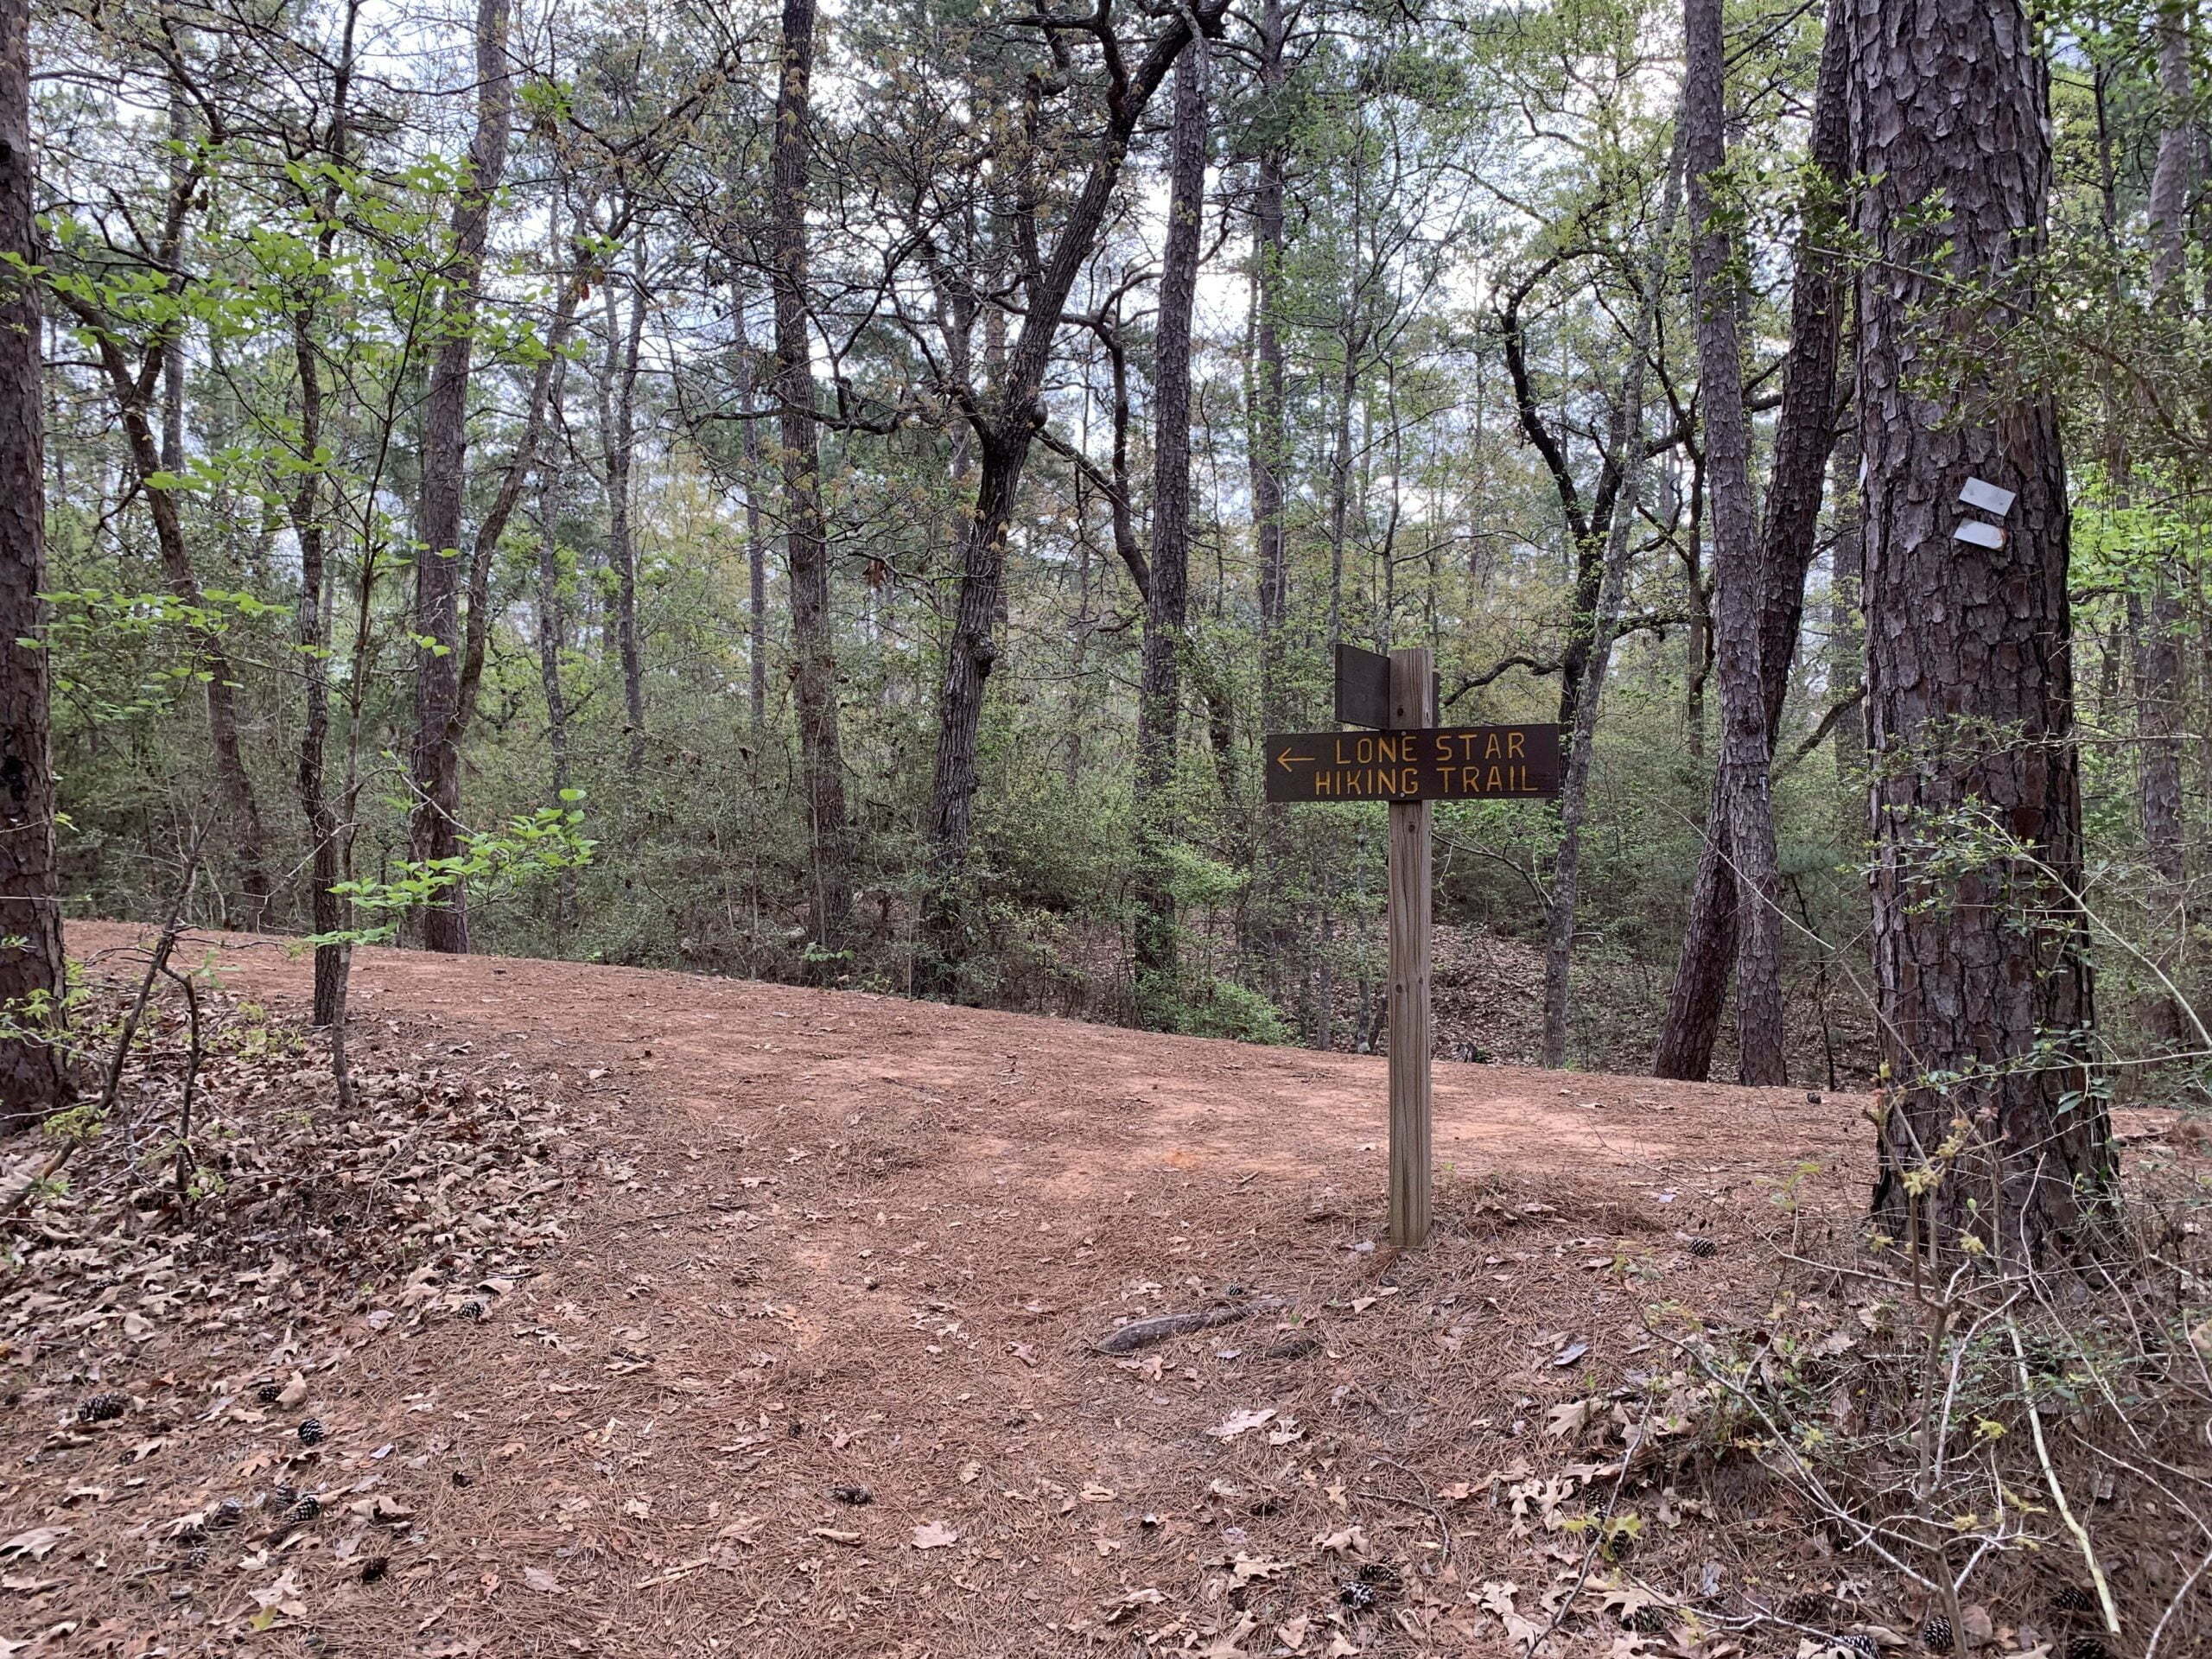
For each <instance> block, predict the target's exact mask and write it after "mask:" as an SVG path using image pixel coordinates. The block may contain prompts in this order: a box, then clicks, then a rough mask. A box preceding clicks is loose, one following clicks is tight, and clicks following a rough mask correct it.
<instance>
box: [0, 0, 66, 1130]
mask: <svg viewBox="0 0 2212 1659" xmlns="http://www.w3.org/2000/svg"><path fill="white" fill-rule="evenodd" d="M36 155H37V149H36V147H35V145H34V143H33V142H32V139H31V122H30V6H29V0H0V256H5V257H7V258H8V259H9V261H10V270H8V271H7V272H6V273H5V274H4V275H0V1009H5V1010H7V1011H9V1012H10V1013H11V1014H16V1015H17V1016H18V1017H24V1018H27V1019H28V1018H29V1016H30V1015H31V1014H32V1008H33V1005H34V1004H36V1003H39V1002H43V1003H44V1004H45V1005H46V1007H47V1009H48V1012H49V1013H50V1014H51V1015H52V1016H53V1017H54V1019H56V1020H59V1018H60V1012H61V1010H60V996H61V992H62V985H63V975H64V971H65V968H66V963H65V961H64V958H63V957H62V953H61V884H60V873H59V871H58V870H57V868H56V867H55V858H54V766H53V762H52V759H51V756H50V754H49V752H48V750H49V743H48V677H47V656H46V652H43V651H34V650H31V649H30V648H29V646H27V645H23V644H22V641H24V640H27V639H38V638H40V637H41V633H42V632H43V630H44V627H45V623H46V607H45V606H44V604H43V603H42V602H41V601H40V599H39V594H41V592H42V591H43V590H44V588H45V587H46V410H45V390H44V378H43V374H42V370H41V363H40V361H39V349H40V343H41V331H40V327H39V302H38V289H37V287H36V285H35V283H32V282H31V281H29V280H28V279H26V278H24V277H19V276H17V275H16V272H18V271H27V270H30V269H31V268H32V267H33V265H34V264H35V263H36V261H37V259H38V257H39V248H38V245H37V230H36V226H35V223H34V219H33V213H32V205H31V204H32V176H31V175H32V163H33V161H34V158H35V156H36ZM68 1096H69V1076H68V1071H67V1068H66V1066H65V1065H64V1064H63V1059H62V1055H61V1052H60V1049H59V1048H57V1047H54V1046H50V1045H48V1044H47V1043H44V1042H38V1041H20V1040H15V1039H5V1038H0V1135H8V1134H11V1133H13V1132H14V1131H16V1130H18V1129H22V1128H27V1127H29V1125H30V1124H33V1123H35V1122H37V1121H38V1120H39V1119H40V1118H41V1117H42V1116H45V1115H46V1114H47V1113H48V1112H50V1111H52V1110H53V1109H54V1108H56V1107H57V1106H60V1105H61V1104H62V1103H64V1102H66V1101H67V1098H68Z"/></svg>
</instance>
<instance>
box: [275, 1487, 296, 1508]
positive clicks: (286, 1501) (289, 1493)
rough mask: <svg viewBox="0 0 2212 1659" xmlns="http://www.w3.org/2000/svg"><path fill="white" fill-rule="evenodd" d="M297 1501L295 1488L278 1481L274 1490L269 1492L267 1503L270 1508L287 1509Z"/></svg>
mask: <svg viewBox="0 0 2212 1659" xmlns="http://www.w3.org/2000/svg"><path fill="white" fill-rule="evenodd" d="M299 1501H300V1495H299V1492H298V1491H297V1490H296V1489H295V1488H293V1487H290V1486H287V1485H284V1484H282V1483H279V1484H278V1485H277V1490H276V1491H273V1492H271V1493H270V1494H269V1503H270V1508H272V1509H278V1510H289V1509H290V1508H291V1507H292V1505H293V1504H295V1503H298V1502H299Z"/></svg>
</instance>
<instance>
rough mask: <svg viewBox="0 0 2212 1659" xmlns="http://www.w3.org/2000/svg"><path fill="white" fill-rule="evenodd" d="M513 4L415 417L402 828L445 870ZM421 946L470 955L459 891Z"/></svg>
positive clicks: (484, 107)
mask: <svg viewBox="0 0 2212 1659" xmlns="http://www.w3.org/2000/svg"><path fill="white" fill-rule="evenodd" d="M508 16H509V0H477V6H476V80H477V92H476V98H477V105H476V131H475V135H474V137H473V138H472V140H471V141H470V143H469V146H468V171H467V176H466V177H465V178H464V179H463V180H462V181H461V189H460V193H459V194H458V196H457V197H456V199H455V200H454V210H453V225H452V236H453V249H452V254H451V257H450V260H449V262H448V274H447V276H446V278H445V283H444V289H445V292H444V295H443V296H442V302H441V304H440V307H439V315H438V329H439V334H440V339H439V343H438V350H437V355H436V356H435V358H434V359H432V361H431V365H430V378H429V390H428V391H427V393H426V395H425V397H424V399H423V499H422V505H421V509H420V514H421V516H420V520H419V523H418V524H417V526H416V531H417V539H418V540H419V541H420V542H421V543H423V545H422V548H421V550H420V551H419V552H418V553H417V554H416V563H415V631H416V633H417V634H418V635H419V636H421V637H422V638H423V639H424V640H425V641H427V643H426V644H424V645H422V646H421V647H420V649H419V650H418V652H417V653H416V671H415V715H416V728H415V745H414V753H413V754H412V756H411V770H412V773H413V779H414V787H415V810H414V812H413V814H412V817H411V821H410V824H409V828H408V848H409V852H410V855H411V856H412V857H414V858H415V859H416V860H418V861H421V860H430V859H445V858H451V857H453V856H454V855H456V854H457V853H458V852H459V851H460V848H461V745H460V741H459V739H458V736H457V734H456V731H455V727H456V721H455V716H456V715H458V714H459V712H460V709H461V644H462V642H461V511H462V504H463V496H464V493H465V492H466V489H467V471H468V385H469V377H470V371H471V367H472V365H473V364H474V350H475V344H476V310H477V302H478V299H479V297H480V293H481V290H482V286H483V272H484V250H485V246H486V242H487V241H488V240H489V238H490V233H491V221H492V199H493V196H494V195H495V194H497V193H498V191H499V181H500V180H501V178H502V177H503V176H505V172H506V166H507V139H508V136H509V133H510V130H511V129H512V122H513V113H514V86H513V80H512V70H511V67H510V65H509V63H508V60H507V20H508ZM419 926H420V930H421V938H422V943H423V945H424V947H425V948H427V949H429V950H443V951H451V952H457V953H465V952H466V951H467V949H468V910H467V895H466V894H465V893H463V892H462V890H461V887H460V885H459V884H458V883H456V884H454V886H452V887H447V888H445V889H444V890H443V891H442V893H440V894H439V895H438V896H437V897H436V898H435V899H432V900H431V901H430V902H429V904H427V905H426V906H423V913H422V916H421V918H420V921H419Z"/></svg>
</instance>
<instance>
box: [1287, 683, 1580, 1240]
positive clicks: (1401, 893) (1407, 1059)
mask: <svg viewBox="0 0 2212 1659" xmlns="http://www.w3.org/2000/svg"><path fill="white" fill-rule="evenodd" d="M1438 702H1440V696H1439V687H1438V683H1437V679H1436V674H1435V671H1434V669H1433V665H1432V663H1431V659H1430V656H1429V653H1428V652H1427V651H1426V650H1424V649H1414V650H1410V651H1394V652H1391V653H1390V654H1389V656H1388V657H1379V656H1377V655H1376V653H1375V652H1371V651H1362V650H1360V649H1359V648H1358V647H1357V646H1355V645H1338V647H1337V718H1338V721H1341V722H1343V723H1344V724H1345V725H1347V726H1365V727H1368V728H1370V729H1369V730H1367V731H1363V732H1306V733H1297V732H1293V733H1287V734H1280V735H1276V736H1272V737H1270V738H1268V741H1267V750H1266V760H1267V765H1266V767H1265V771H1266V772H1267V789H1266V793H1267V798H1268V800H1270V801H1274V802H1295V801H1326V802H1336V803H1342V802H1357V801H1383V802H1387V803H1389V808H1390V838H1389V853H1390V901H1389V928H1390V979H1389V997H1388V1004H1389V1033H1390V1035H1389V1057H1390V1242H1391V1243H1393V1244H1395V1245H1398V1246H1400V1247H1401V1248H1410V1247H1411V1246H1413V1245H1416V1244H1419V1243H1421V1241H1422V1240H1424V1239H1425V1238H1427V1236H1428V1194H1429V1184H1430V1181H1429V1164H1430V1156H1429V1147H1430V1120H1431V1116H1432V1114H1431V1111H1430V1085H1429V1052H1428V1051H1429V1044H1430V1037H1429V985H1428V981H1429V964H1430V953H1429V923H1430V891H1429V889H1430V886H1431V882H1432V879H1433V871H1432V866H1431V861H1430V849H1429V817H1430V811H1431V809H1430V806H1429V803H1430V802H1431V801H1481V800H1503V799H1519V800H1529V799H1544V798H1549V797H1551V796H1554V795H1556V794H1558V793H1559V791H1560V772H1561V767H1560V728H1558V727H1556V726H1437V725H1435V724H1433V721H1435V719H1436V709H1437V704H1438Z"/></svg>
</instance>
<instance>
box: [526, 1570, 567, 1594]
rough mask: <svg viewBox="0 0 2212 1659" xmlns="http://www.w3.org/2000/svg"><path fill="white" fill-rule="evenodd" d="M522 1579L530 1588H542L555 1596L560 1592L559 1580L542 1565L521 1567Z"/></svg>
mask: <svg viewBox="0 0 2212 1659" xmlns="http://www.w3.org/2000/svg"><path fill="white" fill-rule="evenodd" d="M522 1581H523V1582H524V1584H526V1585H528V1586H530V1587H531V1589H533V1590H542V1591H543V1592H545V1593H546V1594H547V1595H549V1596H557V1595H559V1594H560V1593H561V1580H558V1579H556V1578H555V1577H554V1576H553V1575H552V1574H551V1573H548V1572H547V1571H546V1570H545V1569H544V1568H543V1567H524V1568H523V1570H522Z"/></svg>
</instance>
